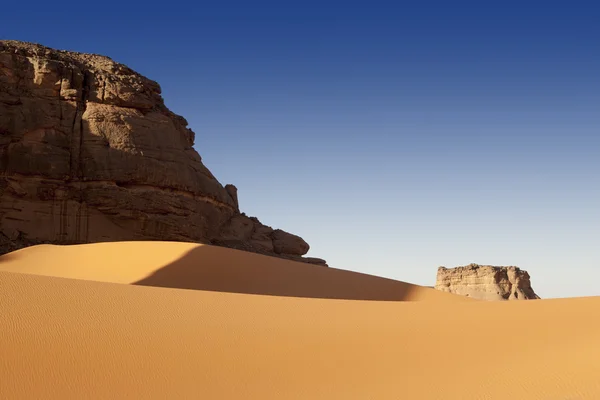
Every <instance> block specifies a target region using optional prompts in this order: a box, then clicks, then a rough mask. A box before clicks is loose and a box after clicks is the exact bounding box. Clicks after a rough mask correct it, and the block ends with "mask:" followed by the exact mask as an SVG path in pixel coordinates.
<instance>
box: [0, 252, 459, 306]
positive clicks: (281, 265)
mask: <svg viewBox="0 0 600 400" xmlns="http://www.w3.org/2000/svg"><path fill="white" fill-rule="evenodd" d="M5 257H6V259H5ZM5 257H0V271H8V272H21V273H30V274H38V275H48V276H56V277H62V278H75V279H87V280H94V281H101V282H113V283H127V284H136V285H144V286H160V287H171V288H179V289H197V290H198V289H200V290H211V291H219V292H234V293H248V294H269V295H277V296H294V297H314V298H331V299H354V300H394V301H398V300H404V301H417V300H418V301H424V300H444V301H465V300H467V301H468V300H469V299H468V298H466V297H462V296H456V295H452V294H448V293H442V292H440V291H437V290H433V289H430V288H425V287H422V286H418V285H411V284H409V283H405V282H400V281H395V280H392V279H386V278H380V277H377V276H372V275H366V274H361V273H357V272H351V271H344V270H340V269H335V268H327V267H321V266H316V265H310V264H305V263H298V262H294V261H288V260H283V259H279V258H274V257H267V256H263V255H260V254H255V253H248V252H244V251H239V250H233V249H228V248H224V247H217V246H208V245H200V244H196V243H179V242H117V243H96V244H86V245H77V246H53V245H42V246H34V247H29V248H26V249H22V250H19V251H16V252H14V253H11V254H8V255H6V256H5Z"/></svg>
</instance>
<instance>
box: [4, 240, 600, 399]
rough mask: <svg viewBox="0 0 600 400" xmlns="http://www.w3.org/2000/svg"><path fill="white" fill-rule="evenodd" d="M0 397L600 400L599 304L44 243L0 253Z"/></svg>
mask: <svg viewBox="0 0 600 400" xmlns="http://www.w3.org/2000/svg"><path fill="white" fill-rule="evenodd" d="M213 258H214V259H213ZM219 268H225V271H224V272H222V273H220V272H215V270H217V269H219ZM278 269H280V270H281V271H278ZM22 272H25V273H22ZM270 273H274V274H275V275H274V276H267V275H266V274H270ZM238 274H239V275H238ZM252 274H262V275H260V276H258V277H251V276H250V275H252ZM290 275H291V277H290ZM240 276H241V278H240ZM69 278H78V279H69ZM190 278H197V279H198V280H204V283H202V284H201V283H198V282H188V281H189V280H190ZM227 278H229V280H227ZM247 279H249V282H246V283H244V282H245V280H247ZM227 282H229V284H227ZM261 282H262V283H261ZM265 282H266V283H265ZM161 283H162V284H161ZM132 284H133V285H132ZM152 286H165V287H152ZM181 288H185V289H196V290H181ZM394 290H398V292H399V293H401V294H395V293H394ZM252 293H263V294H267V295H256V294H252ZM328 293H329V294H328ZM291 296H297V297H291ZM370 298H377V299H379V300H388V301H372V300H364V299H370ZM341 299H346V300H341ZM348 299H363V300H348ZM391 300H396V301H391ZM402 300H414V301H402ZM0 398H1V399H120V398H136V399H137V398H143V399H149V398H152V399H155V398H156V399H187V398H189V399H198V398H207V399H461V400H466V399H507V398H509V399H524V400H525V399H545V400H546V399H547V400H550V399H551V400H559V399H560V400H575V399H600V297H598V298H596V297H592V298H574V299H558V300H536V301H524V302H497V303H494V302H480V301H474V300H469V299H466V300H465V299H463V298H462V297H459V296H454V295H450V294H446V293H441V292H436V291H435V290H433V289H429V288H425V287H420V286H416V285H409V284H406V283H402V282H396V281H391V280H388V279H383V278H376V277H371V276H369V275H363V274H357V273H351V272H347V271H341V270H335V269H327V268H325V267H318V266H305V265H303V264H296V263H293V262H287V261H283V260H278V259H271V258H268V257H263V256H259V255H254V254H248V253H243V252H238V251H235V250H229V249H221V248H213V247H210V246H198V245H192V244H177V243H153V242H145V243H112V244H101V245H86V246H68V247H58V246H39V247H34V248H30V249H25V250H22V251H19V252H15V253H11V254H8V255H6V256H4V257H1V258H0Z"/></svg>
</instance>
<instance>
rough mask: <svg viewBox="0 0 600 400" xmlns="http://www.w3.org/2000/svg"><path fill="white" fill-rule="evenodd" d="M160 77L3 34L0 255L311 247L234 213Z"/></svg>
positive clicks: (295, 254) (229, 190) (227, 191)
mask: <svg viewBox="0 0 600 400" xmlns="http://www.w3.org/2000/svg"><path fill="white" fill-rule="evenodd" d="M160 93H161V91H160V87H159V85H158V84H157V83H156V82H154V81H151V80H150V79H147V78H145V77H143V76H141V75H140V74H138V73H136V72H134V71H133V70H131V69H130V68H128V67H126V66H125V65H122V64H119V63H116V62H114V61H113V60H111V59H110V58H108V57H104V56H99V55H93V54H81V53H74V52H67V51H58V50H53V49H50V48H47V47H44V46H40V45H36V44H30V43H23V42H16V41H0V254H1V253H5V252H7V251H11V250H14V249H16V248H20V247H24V246H27V245H31V244H37V243H58V244H69V243H90V242H102V241H121V240H166V241H189V242H199V243H208V244H216V245H223V246H228V247H234V248H238V249H243V250H247V251H253V252H258V253H263V254H268V255H276V256H280V257H284V258H289V259H293V260H297V261H306V262H311V263H317V264H325V262H324V261H323V260H320V259H314V258H303V257H301V256H302V255H304V254H306V253H307V251H308V249H309V246H308V244H307V243H306V242H305V241H304V240H303V239H302V238H300V237H298V236H295V235H292V234H290V233H287V232H284V231H282V230H273V229H272V228H270V227H268V226H265V225H263V224H261V223H260V221H259V220H258V219H256V218H250V217H248V216H246V215H245V214H243V213H240V211H239V206H238V198H237V189H236V188H235V186H233V185H227V186H225V187H223V186H222V185H221V184H220V183H219V182H218V181H217V179H216V178H215V177H214V176H213V175H212V174H211V172H210V171H209V170H208V169H207V168H206V167H205V166H204V164H203V163H202V159H201V157H200V155H199V154H198V153H197V152H196V151H195V150H194V149H193V147H192V146H193V144H194V132H192V131H191V130H190V129H189V128H187V122H186V120H185V119H184V118H183V117H181V116H178V115H176V114H174V113H172V112H171V111H170V110H169V109H167V107H166V106H165V105H164V102H163V99H162V97H161V94H160Z"/></svg>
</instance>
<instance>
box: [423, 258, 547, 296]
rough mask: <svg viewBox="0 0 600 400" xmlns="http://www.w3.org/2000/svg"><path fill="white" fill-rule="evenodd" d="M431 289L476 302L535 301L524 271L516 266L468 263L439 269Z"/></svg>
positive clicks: (527, 275)
mask: <svg viewBox="0 0 600 400" xmlns="http://www.w3.org/2000/svg"><path fill="white" fill-rule="evenodd" d="M435 288H436V289H438V290H441V291H444V292H449V293H455V294H459V295H463V296H469V297H473V298H475V299H480V300H532V299H539V296H538V295H537V294H535V292H534V291H533V289H532V287H531V280H530V277H529V274H528V273H527V271H523V270H521V269H520V268H518V267H513V266H511V267H494V266H491V265H477V264H469V265H467V266H464V267H456V268H445V267H439V268H438V271H437V279H436V283H435Z"/></svg>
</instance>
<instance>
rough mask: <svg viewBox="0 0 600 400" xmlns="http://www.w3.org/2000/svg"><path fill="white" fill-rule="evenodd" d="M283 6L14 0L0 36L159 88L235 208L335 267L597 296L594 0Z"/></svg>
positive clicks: (599, 164) (599, 138)
mask: <svg viewBox="0 0 600 400" xmlns="http://www.w3.org/2000/svg"><path fill="white" fill-rule="evenodd" d="M285 3H289V2H281V1H279V2H266V1H254V2H243V3H242V2H235V1H231V2H203V1H200V2H196V3H195V4H193V3H189V4H186V3H183V2H180V3H178V2H176V1H171V2H168V4H167V3H165V4H162V5H156V6H152V5H150V4H149V3H144V4H142V3H138V4H127V3H117V2H111V1H108V2H103V3H101V4H100V3H93V2H92V3H89V4H86V3H85V2H77V3H75V2H73V3H71V4H70V3H69V2H65V3H64V4H62V6H61V7H58V6H57V5H56V4H54V3H52V4H50V3H48V2H40V3H39V4H37V2H36V1H33V2H28V3H23V4H20V3H15V2H9V4H6V5H3V14H4V15H5V16H9V17H8V18H3V23H2V25H1V26H0V38H6V39H18V40H25V41H33V42H38V43H42V44H44V45H47V46H51V47H55V48H61V49H69V50H75V51H82V52H92V53H100V54H105V55H108V56H110V57H112V58H113V59H115V60H116V61H119V62H122V63H125V64H127V65H129V66H130V67H132V68H133V69H135V70H137V71H139V72H140V73H143V74H144V75H146V76H148V77H150V78H151V79H154V80H156V81H158V82H159V83H160V84H161V86H162V88H163V95H164V97H165V100H166V103H167V105H168V106H169V107H170V108H171V109H172V110H173V111H175V112H177V113H179V114H181V115H183V116H185V117H186V119H187V120H188V121H189V123H190V127H191V128H192V129H193V130H194V131H195V132H196V138H197V139H196V148H197V150H198V151H199V153H200V154H201V155H202V157H203V159H204V162H205V164H206V165H207V166H208V167H209V168H210V169H211V171H212V172H213V173H214V174H215V175H216V176H217V178H218V179H219V180H220V181H221V183H223V184H225V183H233V184H235V185H236V186H237V187H238V189H239V196H240V202H241V208H242V209H243V210H244V211H246V212H247V213H248V214H250V215H256V216H258V217H259V218H260V219H261V220H262V221H263V222H264V223H266V224H268V225H271V226H274V227H278V228H282V229H285V230H288V231H290V232H293V233H296V234H299V235H300V236H302V237H303V238H305V239H306V240H307V241H308V242H309V243H310V244H311V251H310V253H309V254H310V255H312V256H316V257H322V258H325V259H327V260H328V262H329V264H330V265H331V266H333V267H337V268H343V269H350V270H355V271H360V272H365V273H369V274H375V275H382V276H386V277H390V278H395V279H400V280H405V281H409V282H413V283H418V284H423V285H433V283H434V282H435V274H436V269H437V267H438V266H440V265H445V266H448V267H450V266H456V265H465V264H468V263H471V262H475V263H480V264H493V265H518V266H520V267H522V268H523V269H526V270H528V271H529V272H530V274H531V276H532V283H533V287H534V289H535V290H536V291H537V292H538V294H539V295H541V296H542V297H566V296H584V295H600V290H599V289H598V285H597V283H596V282H597V281H598V280H600V184H599V180H598V174H599V172H600V157H599V155H600V135H599V133H600V45H599V43H600V24H599V23H598V21H600V6H597V5H594V3H593V2H578V1H569V2H567V1H562V2H551V1H546V2H533V1H529V2H528V1H520V2H512V1H501V2H500V1H497V2H492V1H490V2H481V1H478V2H475V1H470V2H466V1H453V2H447V1H410V2H409V1H406V2H377V1H370V2H366V1H364V2H351V1H350V2H343V3H342V2H327V1H323V2H312V1H303V2H295V3H294V4H293V5H291V4H285Z"/></svg>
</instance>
